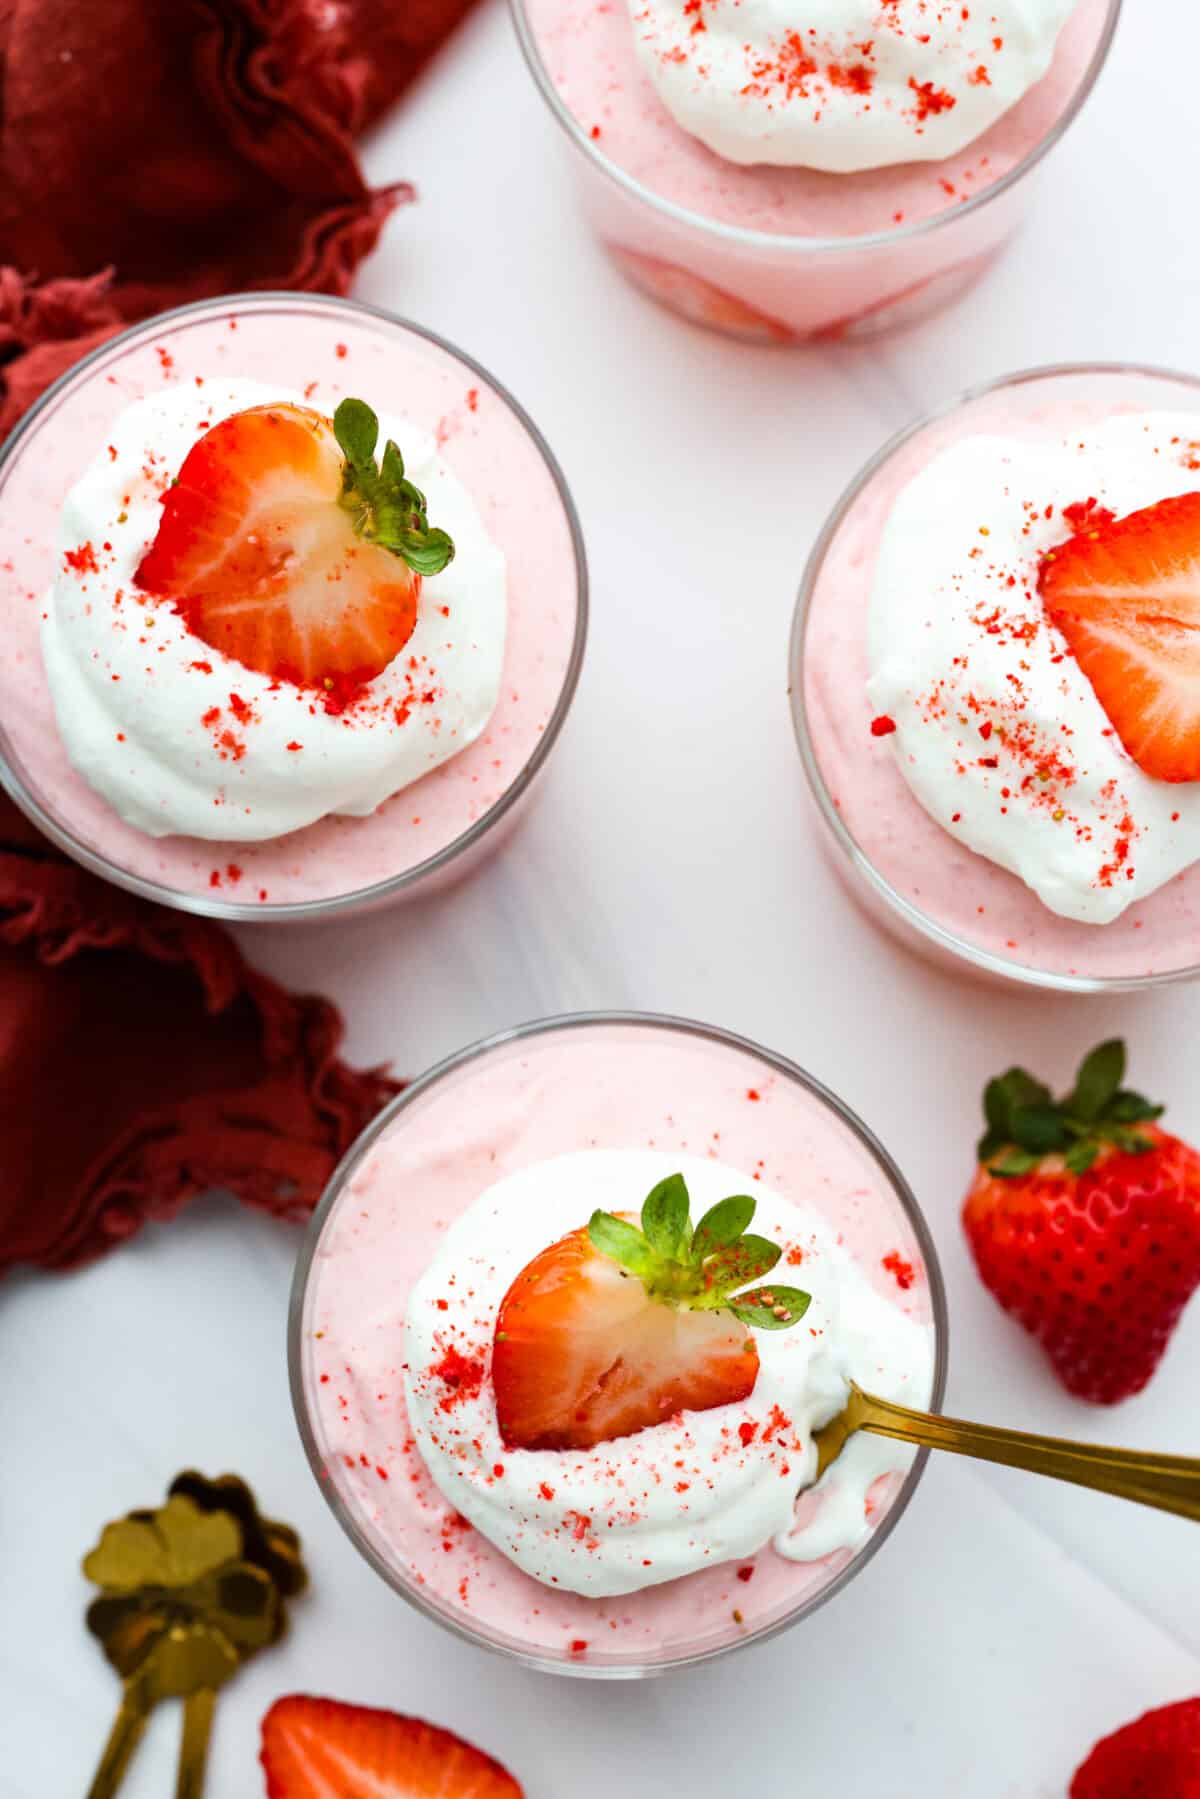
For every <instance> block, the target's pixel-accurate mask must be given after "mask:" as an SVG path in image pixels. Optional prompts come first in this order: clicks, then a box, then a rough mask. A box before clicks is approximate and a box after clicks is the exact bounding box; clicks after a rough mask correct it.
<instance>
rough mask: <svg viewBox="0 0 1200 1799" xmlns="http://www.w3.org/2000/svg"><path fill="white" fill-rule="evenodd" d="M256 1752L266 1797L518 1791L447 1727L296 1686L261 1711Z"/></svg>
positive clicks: (472, 1797) (464, 1797)
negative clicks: (263, 1714)
mask: <svg viewBox="0 0 1200 1799" xmlns="http://www.w3.org/2000/svg"><path fill="white" fill-rule="evenodd" d="M261 1759H262V1765H263V1768H264V1769H265V1770H266V1776H267V1799H524V1795H523V1792H522V1789H521V1788H520V1787H519V1786H518V1785H517V1782H516V1781H515V1780H514V1779H513V1777H512V1775H511V1774H509V1773H507V1772H506V1771H505V1769H503V1768H502V1767H501V1766H500V1763H499V1762H496V1761H493V1760H492V1758H491V1756H490V1755H484V1753H483V1751H482V1750H480V1749H473V1748H472V1747H471V1745H470V1744H469V1743H464V1742H463V1741H462V1739H461V1738H460V1737H456V1736H453V1735H452V1734H451V1733H450V1731H448V1730H439V1729H438V1728H437V1726H436V1725H434V1724H423V1723H422V1722H421V1720H420V1719H419V1718H405V1717H401V1716H400V1714H399V1713H398V1712H385V1711H373V1710H371V1709H369V1708H368V1707H367V1706H364V1705H343V1704H341V1703H340V1702H339V1701H338V1700H336V1699H310V1698H308V1697H306V1696H305V1695H304V1694H301V1693H293V1694H290V1695H289V1696H288V1697H287V1698H286V1699H277V1700H276V1701H275V1704H274V1705H273V1706H272V1707H271V1709H270V1711H269V1712H268V1713H267V1715H266V1717H265V1718H264V1719H263V1722H262V1757H261Z"/></svg>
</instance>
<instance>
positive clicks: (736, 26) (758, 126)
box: [629, 0, 1076, 174]
mask: <svg viewBox="0 0 1200 1799" xmlns="http://www.w3.org/2000/svg"><path fill="white" fill-rule="evenodd" d="M1075 3H1076V0H989V4H988V5H986V6H964V5H962V4H961V0H954V4H947V3H946V0H805V5H804V6H802V7H800V6H797V5H796V4H795V0H629V11H630V16H631V19H632V23H633V33H634V40H635V43H636V45H637V50H638V54H639V56H640V58H641V61H642V63H643V65H644V67H645V69H646V71H647V73H648V74H649V76H650V79H651V81H652V82H653V83H654V85H655V87H656V88H657V90H658V93H659V95H660V97H661V99H662V101H663V104H664V105H665V106H666V108H667V110H668V111H669V112H670V114H671V116H672V117H673V118H674V120H675V122H676V124H678V125H679V126H681V127H682V129H683V130H684V131H687V132H689V133H690V134H691V135H692V136H693V137H696V138H699V139H700V141H701V143H704V144H707V145H708V147H709V149H710V150H714V151H715V152H716V154H717V155H718V156H722V157H724V158H725V159H726V161H728V162H735V163H773V164H777V165H779V166H783V167H800V168H809V169H824V170H828V171H830V172H831V173H835V174H849V173H852V172H854V171H856V170H860V169H876V168H885V167H890V166H893V165H895V164H898V163H906V162H933V161H940V160H941V159H943V158H945V157H948V156H953V155H955V154H957V152H958V151H960V150H963V149H965V148H966V146H967V145H968V144H971V143H974V141H975V139H976V138H978V137H982V135H983V134H984V132H985V131H987V130H988V129H989V128H990V127H991V126H992V125H994V124H995V123H996V121H997V119H999V118H1001V117H1002V116H1003V115H1004V114H1005V113H1006V112H1007V111H1008V110H1009V108H1010V107H1011V106H1015V105H1016V103H1017V101H1018V100H1020V99H1022V98H1023V96H1024V95H1025V94H1027V93H1028V92H1029V90H1030V88H1031V87H1033V86H1034V84H1035V83H1036V82H1038V81H1040V80H1041V78H1042V76H1043V75H1044V74H1045V73H1046V71H1047V69H1048V68H1049V67H1050V63H1051V60H1052V58H1053V56H1054V50H1055V45H1056V44H1057V42H1058V36H1059V33H1060V31H1061V30H1062V28H1063V26H1064V25H1065V24H1066V22H1067V20H1068V18H1069V17H1070V15H1071V13H1072V11H1073V10H1074V7H1075Z"/></svg>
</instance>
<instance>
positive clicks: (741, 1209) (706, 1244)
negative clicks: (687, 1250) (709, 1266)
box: [692, 1193, 758, 1264]
mask: <svg viewBox="0 0 1200 1799" xmlns="http://www.w3.org/2000/svg"><path fill="white" fill-rule="evenodd" d="M757 1209H758V1202H757V1201H756V1200H753V1199H751V1197H750V1195H749V1194H748V1193H735V1194H732V1195H731V1196H730V1198H729V1199H722V1200H718V1202H717V1204H716V1205H715V1206H712V1207H710V1209H709V1210H708V1211H707V1212H706V1213H705V1214H704V1216H703V1218H702V1219H701V1220H700V1222H699V1224H698V1225H697V1226H696V1230H695V1234H694V1235H693V1237H692V1261H693V1262H695V1263H697V1264H699V1263H701V1262H702V1261H703V1260H704V1258H705V1257H706V1256H710V1255H712V1253H713V1251H714V1250H716V1249H724V1248H726V1247H727V1246H728V1245H729V1244H730V1243H736V1242H737V1240H738V1238H739V1237H740V1236H741V1234H742V1232H743V1231H744V1230H745V1229H746V1226H747V1225H748V1224H749V1223H750V1220H751V1219H752V1218H753V1217H754V1214H755V1212H756V1211H757Z"/></svg>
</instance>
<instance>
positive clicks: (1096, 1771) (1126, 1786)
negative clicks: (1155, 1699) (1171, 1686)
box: [1070, 1699, 1200, 1799]
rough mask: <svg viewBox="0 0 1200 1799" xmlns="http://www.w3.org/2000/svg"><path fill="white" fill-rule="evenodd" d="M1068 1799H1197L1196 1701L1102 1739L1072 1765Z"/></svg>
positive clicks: (1199, 1721)
mask: <svg viewBox="0 0 1200 1799" xmlns="http://www.w3.org/2000/svg"><path fill="white" fill-rule="evenodd" d="M1070 1799H1200V1699H1184V1700H1182V1701H1181V1702H1180V1703H1179V1704H1178V1705H1162V1706H1159V1708H1158V1710H1157V1711H1152V1712H1146V1713H1145V1714H1144V1716H1142V1717H1140V1718H1135V1719H1134V1721H1133V1723H1132V1724H1126V1725H1125V1727H1124V1729H1122V1730H1116V1731H1114V1732H1113V1734H1112V1735H1111V1736H1108V1737H1104V1738H1103V1739H1102V1740H1101V1741H1100V1742H1099V1743H1097V1744H1096V1747H1095V1748H1094V1749H1093V1750H1092V1753H1091V1754H1090V1755H1089V1756H1088V1758H1087V1760H1086V1761H1085V1762H1084V1763H1083V1766H1082V1767H1080V1768H1077V1769H1076V1771H1075V1778H1074V1780H1072V1782H1071V1795H1070Z"/></svg>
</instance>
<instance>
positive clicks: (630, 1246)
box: [492, 1174, 809, 1449]
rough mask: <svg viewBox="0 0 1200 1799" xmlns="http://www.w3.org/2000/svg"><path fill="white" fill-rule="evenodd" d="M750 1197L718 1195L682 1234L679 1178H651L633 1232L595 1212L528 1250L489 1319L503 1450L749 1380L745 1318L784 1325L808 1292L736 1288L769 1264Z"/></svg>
mask: <svg viewBox="0 0 1200 1799" xmlns="http://www.w3.org/2000/svg"><path fill="white" fill-rule="evenodd" d="M754 1209H755V1205H754V1200H753V1199H751V1198H750V1197H749V1196H748V1195H738V1196H735V1197H733V1198H730V1199H725V1200H722V1201H721V1202H720V1204H719V1205H716V1206H714V1207H713V1208H712V1209H711V1211H709V1212H708V1213H706V1214H705V1216H704V1218H702V1219H701V1221H700V1223H699V1224H698V1225H697V1226H696V1228H695V1230H694V1231H693V1229H692V1226H691V1223H690V1221H689V1211H690V1200H689V1195H688V1190H687V1185H686V1183H685V1181H684V1179H683V1176H682V1175H679V1174H675V1175H670V1176H668V1178H667V1179H666V1180H665V1181H661V1182H659V1184H658V1186H656V1187H655V1188H654V1189H653V1191H652V1192H651V1193H650V1194H649V1195H648V1197H647V1199H646V1202H645V1204H644V1206H643V1207H642V1217H641V1228H640V1229H639V1228H638V1226H637V1225H636V1224H634V1223H633V1221H632V1220H631V1219H630V1218H628V1217H626V1216H625V1215H624V1214H619V1215H617V1214H613V1213H609V1212H596V1213H594V1214H593V1216H592V1219H591V1222H590V1224H588V1225H587V1227H586V1228H584V1229H581V1230H577V1231H572V1232H571V1234H570V1235H569V1236H567V1237H563V1238H562V1239H561V1240H560V1241H559V1242H557V1243H552V1244H551V1245H550V1247H549V1248H548V1249H544V1250H542V1252H541V1253H540V1254H539V1255H537V1256H535V1257H534V1258H533V1260H532V1262H529V1263H528V1264H527V1265H526V1267H525V1268H523V1269H522V1271H521V1273H520V1274H519V1275H518V1276H517V1278H516V1280H515V1281H514V1282H513V1283H512V1286H511V1287H510V1288H509V1290H508V1292H507V1293H506V1294H505V1296H504V1300H503V1302H502V1304H501V1307H500V1312H499V1315H498V1317H497V1319H496V1335H495V1342H494V1345H493V1350H492V1385H493V1390H494V1393H495V1398H496V1413H497V1418H498V1421H499V1425H500V1434H501V1436H502V1437H503V1439H504V1442H505V1444H506V1445H507V1447H508V1448H509V1449H590V1448H592V1447H593V1446H594V1445H595V1444H597V1443H603V1442H610V1441H612V1440H614V1439H616V1438H618V1437H628V1436H632V1435H633V1434H634V1432H636V1431H639V1430H646V1429H648V1428H649V1427H650V1426H652V1425H656V1424H661V1423H663V1421H664V1420H665V1419H667V1418H671V1417H673V1416H674V1415H675V1413H677V1412H683V1411H693V1412H704V1411H709V1410H711V1409H712V1408H713V1407H714V1406H722V1405H734V1404H737V1403H738V1402H739V1401H741V1400H743V1399H747V1398H748V1397H749V1396H750V1394H751V1393H752V1392H753V1391H754V1383H755V1381H756V1380H757V1378H758V1348H757V1345H756V1343H755V1341H754V1338H753V1336H752V1335H751V1332H750V1329H749V1328H748V1327H749V1326H750V1325H757V1326H758V1327H759V1328H760V1329H769V1330H782V1329H786V1327H787V1326H788V1325H789V1324H793V1323H795V1322H797V1321H798V1320H799V1319H800V1318H801V1317H803V1315H804V1312H805V1311H806V1310H807V1307H808V1304H809V1296H808V1294H807V1293H799V1292H797V1291H795V1289H793V1288H790V1287H776V1286H772V1287H771V1288H770V1289H769V1290H763V1289H761V1288H760V1289H755V1290H754V1291H752V1292H739V1291H738V1289H739V1288H744V1287H745V1286H746V1283H747V1282H748V1281H755V1280H759V1279H761V1277H762V1276H763V1275H765V1274H767V1273H768V1272H769V1271H770V1269H771V1268H773V1267H774V1266H775V1263H776V1262H777V1261H778V1260H779V1256H780V1250H779V1247H778V1245H777V1244H774V1243H771V1242H768V1241H767V1239H766V1238H764V1237H756V1236H752V1235H750V1234H748V1233H747V1232H746V1228H745V1227H746V1225H747V1224H749V1222H750V1220H751V1218H752V1217H753V1215H754Z"/></svg>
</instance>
